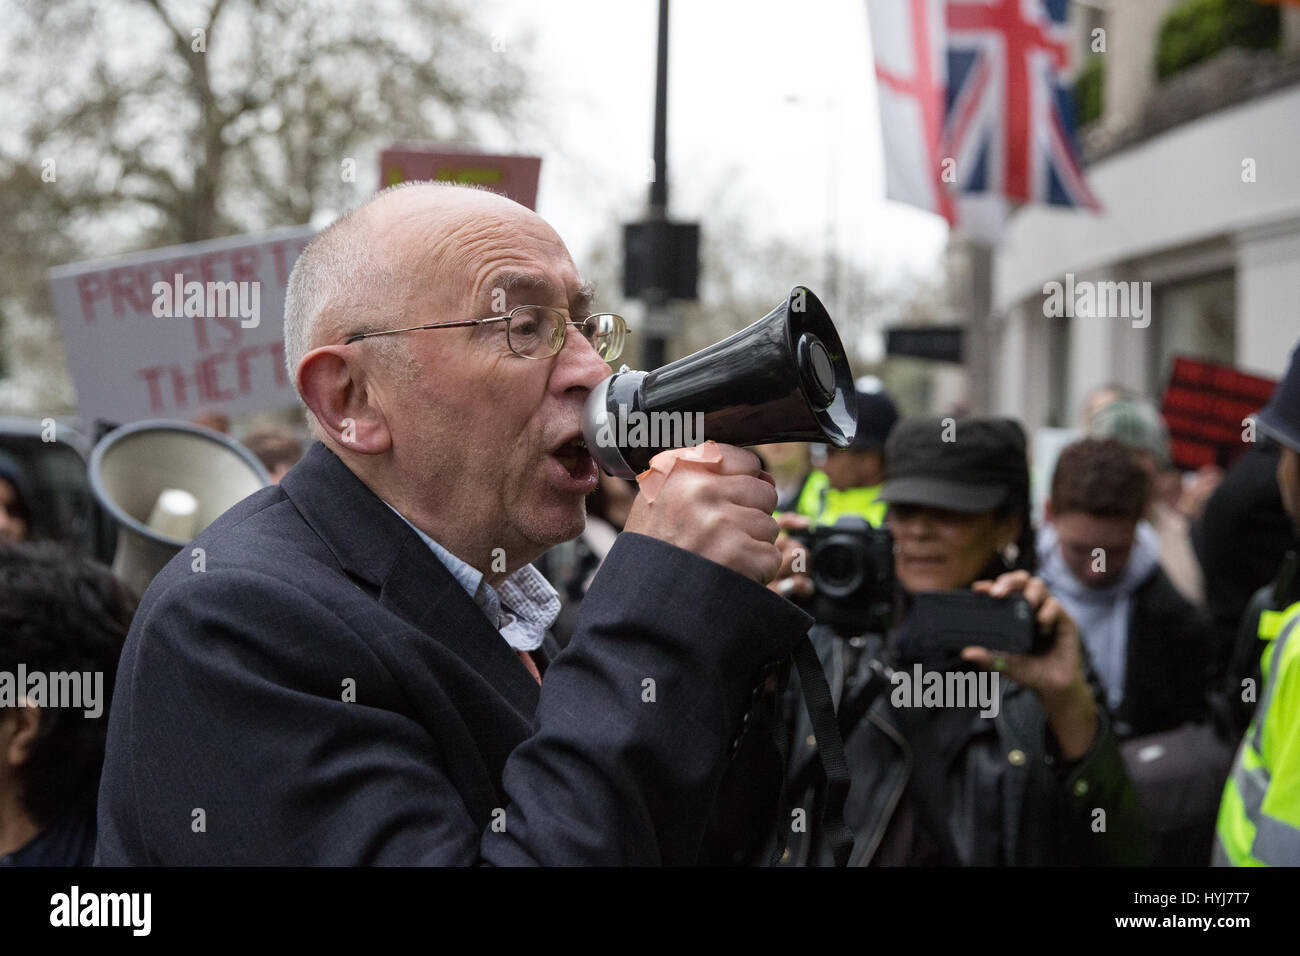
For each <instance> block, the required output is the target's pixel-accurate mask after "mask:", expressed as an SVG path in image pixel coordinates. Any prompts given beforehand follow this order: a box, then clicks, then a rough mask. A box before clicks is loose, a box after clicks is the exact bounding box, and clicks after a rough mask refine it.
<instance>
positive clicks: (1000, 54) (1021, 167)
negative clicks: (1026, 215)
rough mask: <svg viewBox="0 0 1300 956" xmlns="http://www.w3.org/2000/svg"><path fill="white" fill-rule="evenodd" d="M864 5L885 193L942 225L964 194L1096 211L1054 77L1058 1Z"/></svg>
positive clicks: (1060, 62) (1061, 55)
mask: <svg viewBox="0 0 1300 956" xmlns="http://www.w3.org/2000/svg"><path fill="white" fill-rule="evenodd" d="M868 9H869V15H870V17H871V29H872V37H873V45H874V48H875V57H876V76H877V78H878V80H879V88H880V107H881V119H882V124H883V126H884V131H885V156H886V182H887V187H888V193H889V195H890V197H891V198H894V199H900V200H902V201H904V202H909V203H912V204H913V205H917V206H921V207H922V208H924V209H930V210H932V211H933V212H937V213H939V214H940V215H942V216H944V218H946V219H947V220H948V221H949V222H950V223H953V224H963V219H964V218H965V217H964V216H963V207H964V205H965V202H964V201H962V200H961V199H960V197H961V196H966V195H969V194H985V195H987V196H992V197H1000V198H1002V199H1006V200H1011V201H1017V202H1042V203H1051V204H1054V205H1062V206H1076V207H1083V208H1088V209H1094V210H1095V209H1099V208H1100V205H1099V203H1098V202H1097V199H1096V197H1095V196H1094V195H1093V193H1092V190H1091V189H1089V187H1088V184H1087V182H1086V181H1085V179H1084V175H1083V170H1082V167H1081V164H1080V162H1079V151H1078V148H1077V144H1076V142H1075V138H1074V110H1073V103H1072V101H1071V98H1070V90H1069V87H1068V85H1067V84H1066V83H1065V82H1064V79H1063V77H1064V74H1065V73H1066V71H1067V70H1068V68H1069V46H1068V36H1067V31H1066V17H1067V14H1068V11H1069V0H868ZM953 193H956V194H958V197H957V199H954V196H953Z"/></svg>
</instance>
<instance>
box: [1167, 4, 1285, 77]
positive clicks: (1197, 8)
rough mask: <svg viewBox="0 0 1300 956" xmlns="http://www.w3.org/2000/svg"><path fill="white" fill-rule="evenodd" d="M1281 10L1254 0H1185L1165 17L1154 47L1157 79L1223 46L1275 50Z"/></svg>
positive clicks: (1168, 75) (1209, 54) (1216, 51)
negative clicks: (1156, 44) (1157, 41)
mask: <svg viewBox="0 0 1300 956" xmlns="http://www.w3.org/2000/svg"><path fill="white" fill-rule="evenodd" d="M1281 35H1282V28H1281V13H1280V11H1279V9H1278V8H1277V7H1275V6H1266V5H1264V4H1260V3H1255V2H1253V0H1184V2H1183V3H1180V4H1179V5H1178V6H1176V7H1174V9H1173V10H1171V11H1170V12H1169V15H1168V16H1167V17H1165V21H1164V23H1163V24H1161V27H1160V40H1159V44H1158V46H1157V49H1156V75H1157V76H1159V77H1160V79H1162V80H1163V79H1166V78H1167V77H1170V76H1173V75H1174V74H1175V73H1177V72H1179V71H1180V70H1183V69H1185V68H1186V67H1189V66H1191V65H1192V64H1193V63H1199V62H1200V61H1201V60H1204V59H1207V58H1208V57H1210V56H1212V55H1214V54H1215V53H1218V52H1219V51H1220V50H1226V49H1227V48H1228V47H1234V46H1236V47H1246V48H1247V49H1252V50H1275V49H1277V47H1278V43H1279V41H1280V40H1281Z"/></svg>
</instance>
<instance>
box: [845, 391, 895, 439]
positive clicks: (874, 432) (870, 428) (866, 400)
mask: <svg viewBox="0 0 1300 956" xmlns="http://www.w3.org/2000/svg"><path fill="white" fill-rule="evenodd" d="M897 423H898V406H897V405H895V404H894V400H893V399H891V398H890V397H889V395H888V394H886V393H885V392H864V391H862V390H861V389H859V390H858V430H857V433H856V434H855V435H854V436H853V444H852V445H850V446H849V450H850V451H878V450H879V449H881V448H884V447H885V441H886V439H888V438H889V433H890V432H891V431H893V429H894V425H896V424H897Z"/></svg>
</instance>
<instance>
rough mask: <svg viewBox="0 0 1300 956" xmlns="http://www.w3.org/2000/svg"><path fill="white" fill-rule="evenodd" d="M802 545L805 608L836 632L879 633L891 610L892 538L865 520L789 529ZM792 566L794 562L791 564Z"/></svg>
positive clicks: (886, 625) (850, 518)
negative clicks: (808, 595)
mask: <svg viewBox="0 0 1300 956" xmlns="http://www.w3.org/2000/svg"><path fill="white" fill-rule="evenodd" d="M789 534H790V537H792V538H794V539H795V540H796V541H798V542H799V543H800V544H802V545H804V547H806V548H807V550H808V564H807V567H806V568H805V569H804V570H806V571H807V573H808V575H809V576H810V577H811V578H812V582H813V587H814V589H815V590H814V593H813V598H812V603H811V605H810V606H809V609H808V610H809V613H810V614H812V616H813V617H815V618H816V619H817V623H819V624H824V625H826V626H827V627H830V628H832V629H833V630H835V631H838V632H839V633H841V634H866V633H869V632H874V633H881V632H884V631H885V630H887V629H888V628H889V624H890V620H891V618H892V617H893V610H894V539H893V536H892V535H890V533H889V532H888V531H886V530H884V529H883V528H873V527H872V526H871V525H870V524H868V523H867V519H865V518H861V517H858V516H856V515H853V516H845V517H843V518H840V519H839V520H838V521H836V522H835V523H834V524H833V525H821V526H818V527H815V528H810V529H808V530H807V531H801V530H794V531H790V532H789ZM796 568H798V565H797V564H796Z"/></svg>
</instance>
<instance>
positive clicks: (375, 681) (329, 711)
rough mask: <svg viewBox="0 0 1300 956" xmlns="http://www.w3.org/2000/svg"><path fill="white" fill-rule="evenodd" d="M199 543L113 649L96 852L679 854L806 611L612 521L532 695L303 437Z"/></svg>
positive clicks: (487, 632)
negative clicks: (573, 629) (279, 476)
mask: <svg viewBox="0 0 1300 956" xmlns="http://www.w3.org/2000/svg"><path fill="white" fill-rule="evenodd" d="M192 547H193V548H202V549H203V552H204V557H205V561H206V570H202V571H196V570H194V567H195V564H196V560H195V558H194V557H193V552H192V550H191V549H188V548H187V549H185V550H184V551H182V553H181V554H180V555H178V556H177V558H176V559H175V560H173V561H172V562H171V563H170V564H169V565H168V566H167V567H166V568H165V569H164V570H163V571H162V573H161V574H159V576H158V577H157V578H156V579H155V580H154V582H153V584H152V585H151V586H150V588H149V590H148V592H147V593H146V595H145V598H144V601H143V603H142V604H141V607H140V610H139V613H138V615H137V616H136V619H135V623H134V626H133V627H132V629H131V633H130V636H129V638H128V639H127V642H126V647H125V650H124V652H123V656H122V662H121V666H120V668H119V671H118V678H117V686H116V691H115V695H116V696H115V697H114V701H113V706H112V711H111V717H110V723H109V735H108V750H107V756H106V759H105V765H104V774H103V779H102V782H101V785H100V794H99V843H98V848H97V854H96V861H97V862H98V863H101V864H107V865H119V864H204V865H208V864H371V863H417V864H470V863H478V862H490V863H498V864H529V863H541V864H657V863H666V864H683V863H691V862H694V861H695V860H696V856H697V853H698V852H699V848H700V844H701V839H702V835H703V833H704V829H705V824H706V820H707V819H708V816H709V810H710V807H711V805H712V802H713V798H714V794H715V790H716V788H717V785H718V781H719V778H720V776H721V774H722V771H723V769H724V765H725V763H726V759H727V753H728V750H729V748H730V746H731V744H732V743H733V740H734V738H735V736H736V734H737V732H738V730H739V728H740V727H741V726H742V723H743V720H742V718H743V716H744V713H745V710H746V707H748V706H749V704H750V700H751V690H752V689H753V687H754V686H755V682H756V681H757V680H758V678H759V675H760V672H761V671H762V669H763V667H764V665H765V664H767V663H769V662H771V661H773V660H776V659H779V658H782V657H784V656H785V655H786V654H787V653H788V652H789V651H790V649H791V648H792V647H793V646H794V644H795V643H796V641H797V640H798V638H799V637H800V636H801V635H802V634H803V633H804V632H805V631H806V630H807V628H808V626H809V624H810V620H809V618H808V617H807V616H806V615H805V614H803V613H802V612H801V611H799V610H798V609H797V608H795V607H794V606H793V605H792V604H790V603H788V602H787V601H785V600H783V599H781V598H779V597H777V596H776V595H774V594H772V593H771V592H770V591H768V590H767V589H765V588H763V587H760V586H759V585H758V584H756V583H754V582H752V581H750V580H748V579H746V578H744V577H742V576H740V575H738V574H736V573H734V572H732V571H729V570H727V569H726V568H724V567H722V566H721V565H718V564H715V563H713V562H711V561H708V560H706V559H703V558H700V557H698V556H696V555H693V554H690V553H687V552H685V551H683V550H681V549H678V548H675V547H672V546H671V545H668V544H664V543H662V542H660V541H658V540H655V539H652V538H649V537H645V536H642V535H636V534H624V535H622V536H621V537H620V539H619V541H618V543H617V544H616V545H615V547H614V549H613V550H612V551H611V552H610V554H609V557H608V558H607V560H606V562H605V565H604V567H603V568H602V569H601V571H600V573H599V575H598V576H597V578H596V580H595V582H594V583H593V585H592V588H591V591H590V592H589V594H588V595H587V599H586V601H585V602H584V605H583V609H582V616H581V618H580V621H579V626H578V630H577V634H576V635H575V637H574V640H573V642H572V643H571V644H570V645H569V646H568V647H567V648H566V649H565V650H564V651H563V652H562V653H559V654H558V656H555V657H554V659H548V657H547V655H545V654H543V655H541V658H542V660H541V662H540V663H541V664H542V665H544V666H546V671H545V676H544V682H543V685H542V686H541V687H540V688H539V687H538V685H537V683H536V682H535V681H534V680H533V678H532V677H531V676H530V675H529V673H528V672H527V670H526V669H525V668H524V666H523V664H522V663H521V662H520V660H519V658H518V657H517V656H516V654H515V653H514V651H513V650H511V648H510V647H509V646H508V645H507V644H506V643H505V641H504V640H503V639H502V638H501V636H500V635H499V634H498V633H497V632H496V631H495V630H494V629H493V628H492V627H491V626H489V624H488V621H487V619H486V618H485V617H484V615H483V613H482V612H481V611H480V610H479V608H478V607H477V606H476V605H475V604H474V602H473V601H472V600H471V598H470V597H469V595H467V594H466V593H465V591H464V589H463V588H461V587H460V586H459V585H458V584H457V583H456V581H455V580H454V579H453V578H452V576H451V574H450V573H449V572H448V571H447V570H446V568H444V567H443V565H442V564H441V563H440V562H439V561H438V560H437V558H436V557H435V556H434V555H433V554H432V553H431V552H430V551H429V549H428V548H427V547H426V546H425V545H424V543H423V542H422V541H420V539H419V537H418V536H417V535H416V534H415V533H414V532H413V531H412V530H411V529H410V528H409V527H407V526H406V525H405V524H404V523H403V522H402V520H401V519H400V518H399V517H398V516H397V515H396V514H394V513H393V512H392V511H391V510H390V509H389V508H388V507H387V506H386V505H385V504H384V503H383V502H382V501H380V500H379V498H377V497H376V496H375V495H374V494H373V493H372V492H371V491H370V490H369V489H368V488H366V487H365V485H363V484H362V482H361V481H360V480H359V479H358V478H356V477H355V476H354V475H353V474H352V473H351V472H350V471H349V470H348V469H347V468H346V467H345V466H344V465H343V463H342V462H341V461H340V460H339V459H338V458H337V457H336V456H335V455H334V454H333V453H331V452H330V451H328V450H327V449H326V448H324V447H323V446H321V445H315V446H313V447H312V448H311V450H310V451H309V452H308V454H307V456H306V457H305V458H304V459H303V461H302V462H300V463H299V464H298V466H297V467H295V468H294V470H293V471H292V472H291V473H290V474H289V475H288V476H287V477H286V478H285V479H284V481H283V483H282V484H281V485H279V486H277V487H273V488H267V489H265V490H263V491H260V492H258V493H257V494H255V495H252V496H251V497H249V498H247V499H245V500H244V501H243V502H241V503H240V504H238V505H236V506H235V507H234V508H232V509H231V510H230V511H228V512H227V513H226V514H224V515H222V516H221V518H219V519H218V520H217V521H216V522H215V523H214V524H213V525H212V526H211V527H210V528H208V530H207V531H205V532H204V533H203V534H202V535H200V536H199V537H198V539H196V541H195V542H194V544H193V546H192ZM553 646H554V645H552V647H553ZM648 681H653V684H650V683H648ZM348 688H355V699H354V700H345V699H344V698H345V697H349V696H351V695H350V694H349V693H348ZM651 691H653V693H652V692H651Z"/></svg>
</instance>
